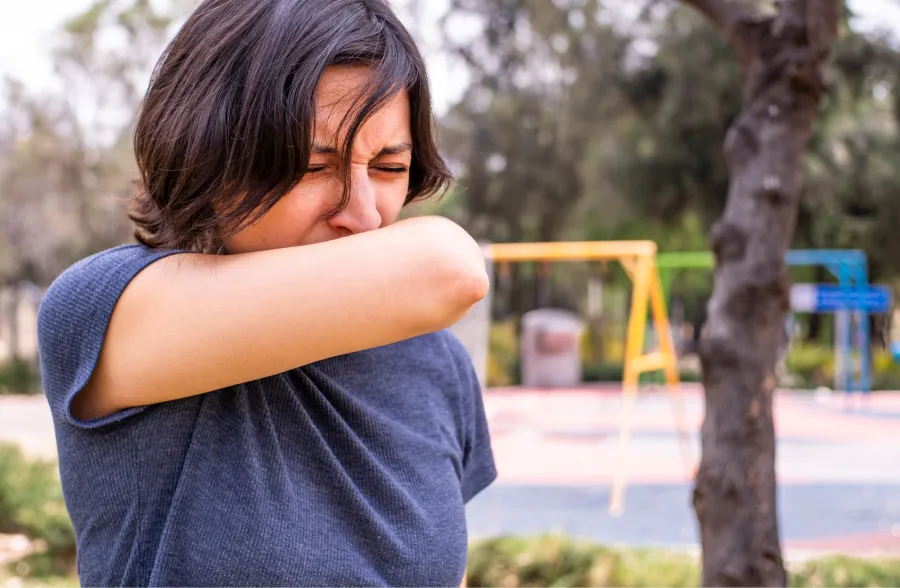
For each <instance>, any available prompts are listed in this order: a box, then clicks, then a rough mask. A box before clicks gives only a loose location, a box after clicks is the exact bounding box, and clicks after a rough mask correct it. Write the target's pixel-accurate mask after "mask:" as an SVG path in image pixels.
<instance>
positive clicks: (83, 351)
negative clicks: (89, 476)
mask: <svg viewBox="0 0 900 588" xmlns="http://www.w3.org/2000/svg"><path fill="white" fill-rule="evenodd" d="M174 253H180V251H177V250H169V249H165V250H162V249H148V248H146V247H143V246H140V245H123V246H121V247H116V248H114V249H109V250H107V251H103V252H101V253H98V254H96V255H93V256H91V257H88V258H86V259H83V260H81V261H79V262H78V263H76V264H75V265H73V266H72V267H70V268H69V269H67V270H66V271H65V272H63V274H62V275H60V276H59V277H58V278H57V279H56V280H55V281H54V282H53V284H52V285H51V286H50V288H49V290H47V294H46V295H45V296H44V299H43V300H42V302H41V306H40V309H39V311H38V348H39V354H40V362H41V375H42V379H43V385H44V391H45V392H46V394H47V400H48V401H49V403H50V408H51V411H52V413H53V418H54V420H56V421H57V422H65V423H68V424H70V425H74V426H76V427H78V428H85V429H91V428H98V427H102V426H105V425H108V424H112V423H115V422H118V421H121V420H123V419H125V418H127V417H129V416H131V415H134V414H136V413H138V412H140V411H141V410H143V409H142V408H132V409H128V410H125V411H122V412H119V413H116V414H113V415H110V416H107V417H104V418H101V419H96V420H91V421H82V420H79V419H76V418H75V417H74V416H73V415H72V411H71V406H72V400H73V399H74V398H75V395H76V394H78V392H80V391H81V390H82V389H83V388H84V386H85V385H86V384H87V382H88V380H89V379H90V377H91V374H92V373H93V372H94V368H95V367H96V365H97V360H98V359H99V357H100V349H101V347H102V346H103V340H104V338H105V337H106V330H107V327H108V326H109V320H110V318H111V317H112V313H113V309H114V308H115V305H116V303H117V302H118V301H119V297H120V296H121V295H122V292H123V291H124V290H125V287H126V286H127V285H128V284H129V282H131V280H132V279H133V278H134V277H135V276H136V275H137V274H138V273H140V271H141V270H143V269H144V268H146V267H147V266H148V265H150V264H151V263H153V262H154V261H157V260H159V259H162V258H163V257H166V256H168V255H172V254H174Z"/></svg>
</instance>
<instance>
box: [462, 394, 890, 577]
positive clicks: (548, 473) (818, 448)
mask: <svg viewBox="0 0 900 588" xmlns="http://www.w3.org/2000/svg"><path fill="white" fill-rule="evenodd" d="M681 396H682V398H683V400H684V404H685V411H686V413H687V417H688V425H689V428H690V430H691V433H692V441H693V443H692V448H693V450H694V459H695V460H696V459H699V429H700V424H701V422H702V418H703V402H702V400H703V399H702V391H701V389H700V388H699V387H698V386H683V387H682V393H681ZM854 399H855V401H857V402H855V403H849V404H848V402H847V399H846V398H845V397H844V396H843V395H842V394H838V393H831V394H827V393H824V394H823V393H813V392H803V393H800V392H797V393H792V392H780V393H778V394H777V395H776V399H775V420H776V432H777V437H778V442H777V463H776V468H777V472H778V476H779V483H780V487H779V504H778V507H779V514H780V521H781V535H782V539H783V546H784V548H785V552H786V555H787V557H788V558H794V559H799V558H805V557H808V556H813V555H820V554H823V553H828V552H840V553H846V554H851V555H860V556H869V555H891V556H896V557H900V394H898V393H874V394H871V395H869V396H868V397H865V398H861V397H859V396H855V397H854ZM620 402H621V396H620V391H619V390H618V388H617V387H603V386H598V387H584V388H580V389H575V390H544V391H542V390H527V389H493V390H489V391H487V392H486V393H485V406H486V410H487V414H488V419H489V421H490V427H491V434H492V444H493V447H494V452H495V455H496V460H497V466H498V470H499V478H498V480H497V482H496V483H495V484H494V485H493V486H492V487H491V488H489V489H488V490H486V491H485V492H484V493H482V494H481V495H480V496H479V497H477V498H476V499H475V500H473V501H472V503H470V505H469V509H468V512H469V524H470V533H471V535H472V536H473V537H474V538H478V537H493V536H497V535H502V534H537V533H549V532H560V533H564V534H567V535H571V536H575V537H579V538H584V539H588V540H592V541H596V542H598V543H602V544H605V545H622V546H625V545H627V546H660V547H670V548H678V549H688V550H693V549H696V547H697V545H698V543H699V541H698V537H699V535H698V532H697V525H696V521H695V518H694V514H693V511H692V508H691V489H692V482H691V481H690V480H688V479H687V476H686V472H685V468H684V465H683V460H682V458H681V452H680V450H679V445H678V443H677V436H676V431H675V427H674V420H673V417H672V410H671V404H670V402H669V397H668V395H667V394H666V393H665V392H664V391H663V390H642V392H641V393H640V394H639V396H638V399H637V405H636V409H635V414H634V424H633V427H632V434H631V442H630V444H629V447H628V450H627V455H628V458H629V460H628V472H629V476H628V486H627V488H626V494H625V504H624V512H623V514H622V515H621V516H620V517H612V516H610V514H609V512H608V505H609V496H610V489H611V483H612V478H613V473H614V466H615V464H616V456H617V452H618V432H619V418H620Z"/></svg>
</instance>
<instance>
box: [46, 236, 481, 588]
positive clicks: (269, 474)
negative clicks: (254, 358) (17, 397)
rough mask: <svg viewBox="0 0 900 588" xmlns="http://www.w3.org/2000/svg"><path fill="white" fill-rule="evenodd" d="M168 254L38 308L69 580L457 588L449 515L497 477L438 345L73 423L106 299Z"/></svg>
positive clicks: (77, 283)
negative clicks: (71, 554) (71, 558)
mask: <svg viewBox="0 0 900 588" xmlns="http://www.w3.org/2000/svg"><path fill="white" fill-rule="evenodd" d="M172 253H178V252H173V251H160V250H151V249H147V248H144V247H142V246H137V245H130V246H123V247H118V248H115V249H111V250H109V251H105V252H103V253H100V254H98V255H95V256H93V257H90V258H88V259H86V260H83V261H81V262H79V263H77V264H75V265H74V266H73V267H71V268H70V269H69V270H67V271H66V272H65V273H64V274H63V275H62V276H60V277H59V278H58V279H57V280H56V282H55V283H54V284H53V286H52V287H51V288H50V290H49V291H48V292H47V295H46V297H45V299H44V302H43V304H42V306H41V309H40V313H39V324H38V334H39V341H40V352H41V363H42V369H43V375H44V386H45V389H46V392H47V398H48V400H49V402H50V406H51V409H52V412H53V419H54V423H55V428H56V438H57V445H58V448H59V468H60V474H61V477H62V484H63V492H64V496H65V500H66V505H67V507H68V510H69V514H70V515H71V517H72V521H73V523H74V526H75V531H76V536H77V540H78V573H79V576H80V579H81V582H82V583H83V584H85V585H91V586H101V585H102V586H110V585H128V586H138V585H151V586H233V585H242V586H300V585H317V586H361V585H367V586H369V585H391V586H432V585H434V586H451V585H457V586H458V585H459V582H460V581H461V579H462V577H463V572H464V569H465V562H466V551H467V533H466V520H465V512H464V510H465V509H464V505H465V503H466V502H468V501H469V500H470V499H471V498H472V497H474V496H475V495H476V494H477V493H478V492H480V491H481V490H482V489H484V488H485V487H487V486H488V485H489V484H490V483H491V482H492V481H493V480H494V478H495V477H496V471H495V468H494V461H493V455H492V453H491V447H490V439H489V435H488V428H487V423H486V420H485V415H484V407H483V404H482V399H481V393H480V390H479V387H478V383H477V379H476V377H475V374H474V371H473V369H472V365H471V362H470V361H469V358H468V355H467V354H466V351H465V349H464V348H463V346H462V345H461V343H460V342H459V341H458V340H457V339H456V338H454V337H453V336H452V335H450V334H449V333H447V332H439V333H434V334H431V335H426V336H422V337H417V338H414V339H410V340H408V341H403V342H400V343H396V344H394V345H388V346H385V347H380V348H376V349H371V350H368V351H362V352H359V353H352V354H349V355H345V356H340V357H335V358H333V359H328V360H325V361H320V362H317V363H314V364H311V365H307V366H304V367H300V368H297V369H295V370H292V371H289V372H285V373H283V374H279V375H277V376H273V377H271V378H264V379H261V380H257V381H253V382H249V383H246V384H241V385H239V386H232V387H230V388H225V389H222V390H216V391H214V392H209V393H207V394H203V395H200V396H194V397H191V398H186V399H183V400H177V401H172V402H166V403H162V404H158V405H153V406H148V407H142V408H135V409H130V410H126V411H123V412H120V413H117V414H115V415H112V416H110V417H106V418H102V419H98V420H96V421H89V422H84V421H80V420H78V419H77V418H75V417H74V416H73V415H72V413H71V404H72V398H73V397H74V395H75V394H77V393H78V392H79V390H81V389H82V388H83V387H84V385H85V383H86V382H87V381H88V378H89V377H90V375H91V372H92V371H93V369H94V366H95V364H96V362H97V358H98V356H99V353H100V348H101V345H102V343H103V338H104V336H105V333H106V328H107V325H108V323H109V319H110V316H111V314H112V311H113V308H114V306H115V304H116V302H117V300H118V298H119V296H120V295H121V293H122V291H123V290H124V288H125V287H126V285H127V284H128V282H129V281H130V280H131V279H132V278H133V277H134V276H135V275H136V274H137V273H138V272H140V271H141V270H142V269H143V268H144V267H146V266H147V265H148V264H150V263H152V262H154V261H156V260H158V259H160V258H162V257H164V256H166V255H169V254H172ZM222 320H228V317H226V316H223V317H222ZM297 337H303V333H297Z"/></svg>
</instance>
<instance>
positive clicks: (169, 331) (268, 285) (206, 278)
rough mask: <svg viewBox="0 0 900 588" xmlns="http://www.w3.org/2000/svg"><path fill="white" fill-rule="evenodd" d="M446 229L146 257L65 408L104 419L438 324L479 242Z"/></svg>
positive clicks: (475, 289)
mask: <svg viewBox="0 0 900 588" xmlns="http://www.w3.org/2000/svg"><path fill="white" fill-rule="evenodd" d="M447 223H448V221H441V222H431V223H429V222H423V221H422V219H418V220H417V222H411V221H407V222H406V223H405V226H403V227H400V228H394V227H390V228H387V229H383V230H379V231H373V232H371V233H366V234H362V235H355V236H352V237H347V238H344V239H339V240H337V241H331V242H328V243H323V244H318V245H309V246H304V247H293V248H286V249H277V250H272V251H262V252H257V253H248V254H241V255H229V256H208V255H198V254H183V255H179V256H176V257H171V258H166V259H162V260H159V261H155V262H154V263H152V264H151V265H149V266H148V267H147V268H146V269H144V270H143V271H141V272H140V273H139V274H137V275H136V276H134V278H133V280H131V281H130V282H129V283H128V284H127V287H125V288H124V290H123V291H122V293H121V296H119V297H118V299H117V302H116V303H115V309H114V311H112V312H111V316H110V319H109V326H108V330H107V332H106V336H105V338H104V340H103V341H102V343H103V345H102V349H101V350H100V356H99V363H98V364H97V366H96V369H95V370H94V373H93V374H92V377H91V378H90V381H89V383H88V384H87V387H86V388H85V389H84V393H83V394H82V398H81V399H80V403H79V404H77V405H76V409H78V410H79V411H80V412H81V413H82V414H83V415H84V416H85V417H95V416H104V415H108V414H111V413H113V412H115V411H118V410H122V409H127V408H130V407H137V406H143V405H147V404H155V403H159V402H165V401H168V400H175V399H178V398H184V397H187V396H192V395H197V394H202V393H204V392H209V391H211V390H217V389H221V388H225V387H228V386H232V385H236V384H240V383H242V382H247V381H251V380H256V379H259V378H263V377H267V376H271V375H274V374H277V373H281V372H284V371H287V370H290V369H294V368H297V367H299V366H301V365H305V364H308V363H311V362H314V361H318V360H321V359H325V358H327V357H333V356H336V355H341V354H345V353H349V352H353V351H358V350H361V349H367V348H371V347H376V346H380V345H385V344H388V343H392V342H395V341H399V340H402V339H407V338H410V337H413V336H416V335H420V334H423V333H426V332H430V331H433V330H438V329H440V328H444V327H445V326H448V325H449V324H450V323H452V322H454V321H455V320H457V319H458V318H459V316H460V315H461V314H462V313H464V312H465V311H466V310H467V309H468V308H469V307H470V306H471V305H472V304H474V303H475V302H476V301H477V300H478V299H480V298H481V297H482V296H483V295H484V289H485V288H486V276H485V275H484V270H483V262H482V261H481V251H480V249H479V248H478V246H477V245H476V244H475V243H474V241H472V240H471V238H470V237H468V235H466V234H465V233H464V232H462V230H461V229H459V228H458V227H455V225H453V227H455V228H452V227H449V226H448V224H447ZM467 240H468V241H469V242H470V244H469V243H467ZM476 257H477V260H478V263H480V264H481V275H479V272H478V271H477V265H476V263H475V262H474V261H473V259H474V258H476Z"/></svg>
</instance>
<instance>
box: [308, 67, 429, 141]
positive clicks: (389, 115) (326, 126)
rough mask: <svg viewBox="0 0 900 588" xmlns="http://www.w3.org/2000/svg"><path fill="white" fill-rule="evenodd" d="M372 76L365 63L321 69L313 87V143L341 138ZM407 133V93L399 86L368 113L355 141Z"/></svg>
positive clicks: (404, 138)
mask: <svg viewBox="0 0 900 588" xmlns="http://www.w3.org/2000/svg"><path fill="white" fill-rule="evenodd" d="M372 76H373V72H372V70H371V69H369V68H367V67H329V68H327V69H326V70H325V73H324V74H323V75H322V78H321V80H320V81H319V85H318V87H317V89H316V128H315V139H316V142H317V143H327V144H336V143H339V142H341V141H342V140H343V137H344V135H345V134H346V133H345V129H344V128H343V125H345V124H351V123H352V122H353V117H354V116H355V115H356V110H357V109H358V108H359V106H360V103H361V102H363V101H364V98H363V97H362V96H363V94H364V92H365V91H366V85H367V84H368V83H369V82H370V81H371V80H372ZM410 136H411V129H410V104H409V96H408V94H407V92H406V90H402V91H400V92H398V93H397V94H396V95H395V96H393V97H391V99H390V100H389V101H387V102H386V103H385V104H384V105H383V106H382V107H381V108H380V109H379V110H377V111H375V112H374V113H373V114H372V116H371V117H369V119H368V120H367V121H366V123H365V124H364V125H363V127H362V128H361V129H360V132H359V134H358V136H357V143H388V142H398V141H409V140H410ZM373 146H374V145H373ZM380 146H383V145H380Z"/></svg>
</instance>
